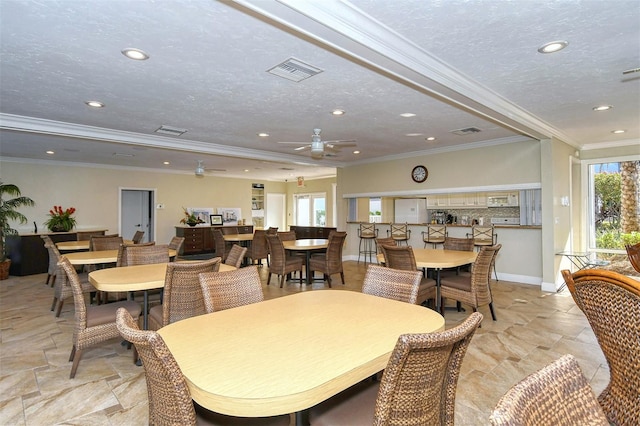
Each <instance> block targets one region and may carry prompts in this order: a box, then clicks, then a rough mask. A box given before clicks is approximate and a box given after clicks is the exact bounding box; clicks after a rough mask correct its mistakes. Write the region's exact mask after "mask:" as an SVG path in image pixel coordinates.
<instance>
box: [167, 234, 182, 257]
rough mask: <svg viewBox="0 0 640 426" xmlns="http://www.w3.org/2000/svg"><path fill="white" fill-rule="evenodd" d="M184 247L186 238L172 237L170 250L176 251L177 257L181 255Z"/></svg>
mask: <svg viewBox="0 0 640 426" xmlns="http://www.w3.org/2000/svg"><path fill="white" fill-rule="evenodd" d="M183 245H184V237H172V238H171V241H169V248H170V249H172V250H175V251H176V256H178V255H180V252H181V251H182V246H183Z"/></svg>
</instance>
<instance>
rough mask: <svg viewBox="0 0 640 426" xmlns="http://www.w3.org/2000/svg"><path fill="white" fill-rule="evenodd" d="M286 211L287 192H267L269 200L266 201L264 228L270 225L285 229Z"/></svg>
mask: <svg viewBox="0 0 640 426" xmlns="http://www.w3.org/2000/svg"><path fill="white" fill-rule="evenodd" d="M285 212H286V197H285V194H276V193H272V192H268V193H267V200H266V203H265V217H266V221H265V223H264V229H267V228H269V227H270V226H274V227H275V226H277V227H278V229H280V230H285Z"/></svg>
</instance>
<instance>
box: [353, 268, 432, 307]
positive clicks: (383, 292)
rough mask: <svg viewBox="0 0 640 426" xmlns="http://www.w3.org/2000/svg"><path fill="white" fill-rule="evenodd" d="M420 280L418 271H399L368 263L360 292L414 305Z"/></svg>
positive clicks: (420, 274) (420, 276)
mask: <svg viewBox="0 0 640 426" xmlns="http://www.w3.org/2000/svg"><path fill="white" fill-rule="evenodd" d="M421 281H422V273H421V272H420V271H401V270H398V269H391V268H385V267H384V266H378V265H369V266H367V272H365V274H364V281H363V283H362V292H363V293H365V294H371V295H373V296H379V297H384V298H387V299H392V300H399V301H400V302H407V303H411V304H412V305H415V304H416V300H417V299H418V290H419V288H420V282H421Z"/></svg>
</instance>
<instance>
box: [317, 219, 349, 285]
mask: <svg viewBox="0 0 640 426" xmlns="http://www.w3.org/2000/svg"><path fill="white" fill-rule="evenodd" d="M346 238H347V233H346V232H338V231H331V232H329V243H328V245H327V250H326V252H325V253H319V254H314V255H312V256H311V259H310V260H309V270H310V271H311V276H313V273H314V272H315V271H318V272H322V274H323V275H324V279H325V280H326V281H327V284H329V288H331V275H333V274H340V278H341V280H342V284H344V268H343V267H342V247H343V246H344V240H345V239H346Z"/></svg>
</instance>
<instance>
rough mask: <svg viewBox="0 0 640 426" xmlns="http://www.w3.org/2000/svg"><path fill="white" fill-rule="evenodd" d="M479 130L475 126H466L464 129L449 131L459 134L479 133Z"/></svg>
mask: <svg viewBox="0 0 640 426" xmlns="http://www.w3.org/2000/svg"><path fill="white" fill-rule="evenodd" d="M480 132H481V130H480V129H478V128H477V127H467V128H466V129H458V130H451V133H453V134H454V135H460V136H464V135H470V134H472V133H480Z"/></svg>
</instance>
